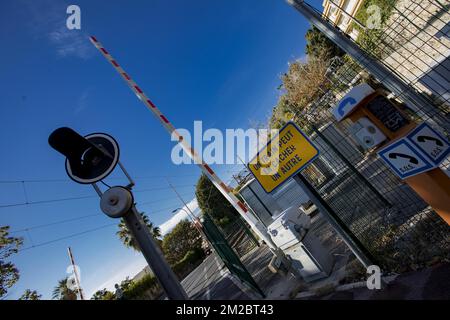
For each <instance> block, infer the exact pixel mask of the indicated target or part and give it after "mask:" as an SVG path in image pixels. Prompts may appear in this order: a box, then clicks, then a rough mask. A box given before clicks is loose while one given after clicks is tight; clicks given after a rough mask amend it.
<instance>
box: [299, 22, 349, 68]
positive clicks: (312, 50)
mask: <svg viewBox="0 0 450 320" xmlns="http://www.w3.org/2000/svg"><path fill="white" fill-rule="evenodd" d="M305 38H306V50H305V51H306V53H307V54H308V55H309V56H311V57H316V58H321V59H324V60H329V59H331V58H333V57H335V56H343V55H344V54H345V52H344V51H342V50H341V49H340V48H339V47H338V46H337V45H335V44H334V42H333V41H331V40H330V39H328V38H327V37H326V36H325V35H324V34H323V33H322V32H321V31H320V30H319V29H317V28H316V27H314V26H312V27H311V28H310V29H309V30H308V31H306V34H305Z"/></svg>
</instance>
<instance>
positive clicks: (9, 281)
mask: <svg viewBox="0 0 450 320" xmlns="http://www.w3.org/2000/svg"><path fill="white" fill-rule="evenodd" d="M22 244H23V239H22V238H18V237H11V236H9V226H2V227H0V297H3V296H4V295H6V293H7V292H8V289H9V288H11V287H12V286H13V285H14V284H15V283H16V282H17V281H18V280H19V270H18V269H17V268H16V266H15V265H14V264H13V263H11V262H9V261H6V260H7V259H8V258H9V257H10V256H11V255H12V254H14V253H17V252H18V251H19V248H20V246H22Z"/></svg>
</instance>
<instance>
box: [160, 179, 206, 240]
mask: <svg viewBox="0 0 450 320" xmlns="http://www.w3.org/2000/svg"><path fill="white" fill-rule="evenodd" d="M166 181H167V184H168V185H169V187H170V188H171V189H172V190H173V192H175V194H176V195H177V197H178V199H180V201H181V203H183V205H184V207H183V208H179V209H178V210H184V212H186V213H187V214H188V216H189V217H190V218H191V220H192V222H193V223H194V227H195V228H196V229H197V231H198V232H199V233H200V235H201V236H202V238H203V239H204V240H208V238H207V237H206V235H205V234H204V232H203V230H202V228H201V225H202V223H201V221H200V219H199V218H197V217H196V216H195V214H194V213H193V212H192V210H191V208H189V206H188V205H187V203H186V202H185V201H184V199H183V197H181V194H179V193H178V191H177V189H175V187H174V186H173V185H172V184H171V183H170V181H169V179H167V178H166ZM184 208H186V209H184Z"/></svg>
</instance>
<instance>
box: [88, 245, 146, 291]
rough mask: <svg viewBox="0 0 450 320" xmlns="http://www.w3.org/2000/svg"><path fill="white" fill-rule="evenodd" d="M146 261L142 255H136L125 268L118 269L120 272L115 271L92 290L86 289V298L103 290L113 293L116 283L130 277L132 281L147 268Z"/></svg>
mask: <svg viewBox="0 0 450 320" xmlns="http://www.w3.org/2000/svg"><path fill="white" fill-rule="evenodd" d="M147 265H148V264H147V261H145V259H144V257H143V256H142V254H140V253H139V254H137V255H136V259H133V261H132V262H131V263H129V264H128V265H126V266H125V267H122V266H121V267H120V271H117V272H115V273H113V274H112V276H109V278H108V279H107V280H106V281H104V282H103V283H101V284H99V285H95V286H93V288H92V289H86V293H87V294H88V295H87V296H88V297H89V298H90V297H91V296H92V295H93V294H94V293H95V292H97V291H98V290H102V289H104V288H106V289H108V290H109V291H112V292H114V291H115V288H114V285H115V284H116V283H119V284H120V283H121V282H122V281H123V280H125V279H126V278H127V277H130V279H132V278H133V277H134V276H135V275H137V274H138V273H139V272H141V271H142V269H144V268H145V267H146V266H147Z"/></svg>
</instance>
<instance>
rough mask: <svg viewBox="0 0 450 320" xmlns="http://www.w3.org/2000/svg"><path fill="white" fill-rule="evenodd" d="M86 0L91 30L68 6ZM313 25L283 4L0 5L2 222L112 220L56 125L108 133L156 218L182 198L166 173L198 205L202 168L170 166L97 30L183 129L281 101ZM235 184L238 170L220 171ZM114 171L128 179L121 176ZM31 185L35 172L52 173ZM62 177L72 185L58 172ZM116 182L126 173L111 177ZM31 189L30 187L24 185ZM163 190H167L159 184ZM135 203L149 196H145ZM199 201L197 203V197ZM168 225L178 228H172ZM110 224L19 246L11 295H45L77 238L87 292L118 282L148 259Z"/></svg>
mask: <svg viewBox="0 0 450 320" xmlns="http://www.w3.org/2000/svg"><path fill="white" fill-rule="evenodd" d="M69 4H77V5H79V6H80V8H81V30H72V31H69V30H67V29H66V18H67V14H66V8H67V6H68V5H69ZM307 28H308V24H307V22H306V20H305V19H304V18H303V17H302V16H300V15H299V14H298V13H297V12H296V11H295V10H294V9H292V8H291V7H290V6H289V5H288V4H286V3H285V2H284V1H283V0H229V1H218V0H217V1H213V0H210V1H206V0H195V1H184V0H174V1H163V0H151V1H137V0H134V1H131V0H130V1H108V2H106V1H76V2H73V3H68V2H64V1H48V0H33V1H31V0H29V1H24V0H14V1H13V0H8V1H2V2H1V4H0V40H1V43H2V46H1V50H0V55H1V59H0V70H1V71H0V88H1V90H0V106H1V107H0V119H1V120H2V121H1V126H0V134H1V137H2V138H1V139H0V146H1V150H3V151H2V157H0V168H2V169H1V172H0V181H3V182H6V181H10V180H14V181H16V180H25V181H27V182H26V183H25V184H22V183H0V224H1V225H10V226H11V229H12V230H20V229H25V228H30V227H33V226H37V225H41V224H48V223H51V222H55V221H59V220H64V219H70V218H77V217H81V216H86V215H95V214H98V215H95V216H90V217H87V218H85V219H81V220H75V221H72V222H68V223H65V224H58V225H53V226H48V227H44V228H37V229H30V230H29V231H28V232H19V233H16V234H17V235H21V236H23V237H24V239H25V243H24V247H29V246H31V245H33V244H34V245H36V244H40V243H44V242H46V241H51V240H54V239H58V238H60V237H64V236H67V235H70V234H74V233H78V232H82V231H85V230H90V229H93V228H97V227H101V226H104V225H108V224H111V223H114V222H115V221H113V220H111V219H110V218H107V217H106V216H105V215H103V214H102V213H101V212H100V209H99V199H98V198H96V197H95V193H94V190H93V189H92V188H91V187H89V186H82V185H77V184H75V183H73V182H71V181H67V177H66V174H65V170H64V162H63V158H62V156H61V155H59V154H57V153H56V152H55V151H54V150H52V149H51V148H50V147H49V146H48V144H47V138H48V135H49V134H50V133H51V132H52V131H53V130H54V129H56V128H58V127H60V126H69V127H72V128H74V129H75V130H77V131H78V132H80V133H81V134H88V133H91V132H106V133H109V134H111V135H113V136H114V137H115V138H116V140H117V141H118V142H119V144H120V147H121V161H122V162H123V163H124V165H125V166H126V168H127V169H128V171H129V172H130V174H131V175H132V176H134V177H136V182H137V185H136V187H135V189H136V190H144V189H155V188H159V189H157V190H153V191H147V192H137V193H136V200H137V202H138V208H139V209H140V210H141V211H145V212H146V213H147V214H148V215H149V217H150V219H151V220H152V221H154V223H155V224H157V225H161V224H163V225H164V223H165V222H166V221H167V220H168V219H170V218H171V217H172V216H173V214H171V212H172V210H173V209H175V208H177V207H180V206H182V204H181V203H180V201H179V200H178V199H177V198H176V197H175V194H174V193H173V191H171V190H170V189H168V187H167V183H166V181H165V180H164V178H163V177H164V176H168V177H169V179H170V181H171V183H172V184H174V185H175V186H178V187H177V188H178V190H179V192H180V193H181V194H182V196H183V197H184V199H185V200H186V201H187V202H189V201H191V200H192V199H193V198H194V187H193V186H194V185H195V182H196V180H197V178H198V176H199V174H200V171H199V169H198V168H197V167H196V166H194V165H180V166H176V165H174V164H172V162H171V159H170V153H171V149H172V147H173V145H174V144H173V142H171V141H170V137H169V136H168V134H167V132H165V130H164V129H163V128H162V126H161V125H160V124H159V123H158V122H157V121H156V119H155V118H154V117H153V116H152V114H151V113H150V112H149V111H148V110H147V109H146V108H145V107H144V106H143V105H142V104H141V103H140V101H139V100H138V99H137V98H136V97H135V95H134V94H133V93H132V92H131V91H130V89H129V88H128V87H127V86H126V84H125V83H124V82H123V80H122V79H121V78H120V77H119V76H118V75H117V74H116V73H115V71H114V70H113V68H112V67H111V66H110V65H109V64H108V63H107V62H106V61H105V60H104V58H103V57H102V56H101V55H100V54H99V53H98V52H97V51H96V49H95V48H94V47H93V46H92V45H91V43H90V42H89V40H88V39H87V36H88V35H91V34H92V35H95V36H96V37H97V39H98V40H99V41H101V42H102V43H103V45H104V46H105V47H106V48H107V49H108V50H109V51H110V53H111V54H112V55H113V56H114V57H115V58H116V59H117V61H118V62H119V63H120V64H121V65H122V66H123V67H124V68H125V70H126V71H127V72H128V73H129V74H130V75H131V76H132V77H133V78H134V80H135V81H136V82H137V83H138V84H139V85H140V87H141V88H142V89H143V90H144V91H145V92H146V94H147V95H148V96H149V97H151V99H152V100H153V102H154V103H155V104H156V105H158V106H159V108H160V109H161V110H162V111H163V112H164V113H165V114H166V115H167V117H168V118H169V120H171V122H172V123H174V125H175V126H176V127H178V128H187V129H191V128H192V127H193V122H194V120H202V121H203V127H204V128H205V129H206V128H218V129H221V130H224V129H226V128H244V129H246V128H248V127H249V126H250V125H251V122H252V121H261V120H264V119H266V118H267V116H268V115H269V113H270V110H271V108H272V107H273V105H275V103H276V100H277V96H278V92H277V89H276V88H277V87H278V85H279V84H280V79H279V77H280V74H281V73H282V72H284V71H286V69H287V63H288V61H290V60H293V59H295V58H300V57H303V56H304V47H305V41H304V34H305V32H306V30H307ZM213 168H214V169H215V170H216V171H217V172H218V173H219V175H220V176H221V177H222V178H223V179H224V180H226V181H228V180H229V179H230V175H231V173H230V171H233V170H234V171H235V170H236V169H237V167H233V166H213ZM113 176H119V175H118V174H117V173H114V174H113ZM49 179H55V180H58V181H45V182H43V181H40V182H29V181H30V180H49ZM60 180H66V181H60ZM106 181H107V182H109V183H110V184H120V183H121V182H124V180H120V179H107V180H106ZM24 186H25V191H26V192H24ZM162 188H165V189H162ZM76 196H93V197H92V198H87V199H80V200H73V201H60V202H52V203H43V204H35V205H25V206H15V207H6V208H1V205H6V204H16V203H23V202H27V201H28V202H35V201H41V200H48V199H59V198H67V197H76ZM139 203H146V204H142V205H139ZM192 206H193V207H195V203H192ZM164 226H165V227H166V228H167V227H168V224H167V223H166V224H165V225H164ZM116 230H117V228H116V227H115V226H108V227H105V228H103V229H100V230H97V231H95V232H91V233H86V234H83V235H80V236H78V237H74V238H71V239H66V240H62V241H57V242H54V243H51V244H49V245H45V246H41V247H36V248H33V249H29V250H25V251H23V252H20V253H19V254H17V255H16V256H14V258H13V262H14V263H15V264H16V265H17V267H18V268H19V269H20V274H21V278H20V281H19V282H18V284H17V285H15V286H14V287H13V288H12V289H11V290H10V295H9V296H8V298H11V299H14V298H17V297H19V296H20V295H21V293H22V292H23V291H24V290H25V289H27V288H30V289H35V290H38V291H39V292H40V293H41V294H43V296H44V298H49V297H50V294H51V291H52V289H53V287H54V285H55V284H56V282H57V281H58V280H59V279H61V278H63V277H65V276H66V268H67V266H68V264H69V263H68V262H69V260H68V257H67V251H66V250H67V247H68V246H71V247H72V249H73V252H74V255H75V258H76V261H77V264H78V265H79V266H80V268H81V273H82V274H81V277H82V284H83V287H84V288H85V291H86V292H87V293H92V292H93V291H94V290H95V289H97V288H100V287H103V286H107V287H110V286H111V285H112V284H114V282H115V281H118V280H119V279H123V278H124V277H125V276H126V275H129V274H135V273H136V272H138V271H139V270H140V269H142V267H143V266H144V265H145V262H144V260H143V258H142V257H141V256H140V255H139V254H137V253H135V252H133V251H132V250H129V249H126V248H124V247H123V245H122V244H121V243H120V241H119V240H118V239H117V237H116V235H115V231H116Z"/></svg>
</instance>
